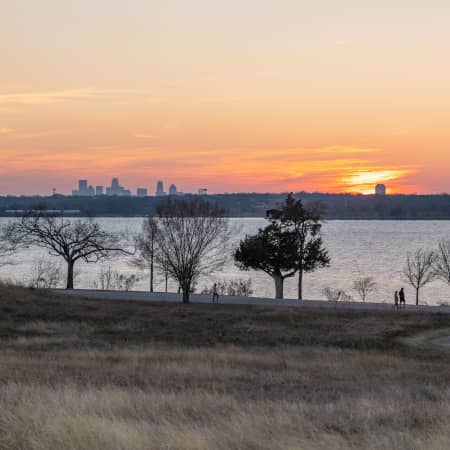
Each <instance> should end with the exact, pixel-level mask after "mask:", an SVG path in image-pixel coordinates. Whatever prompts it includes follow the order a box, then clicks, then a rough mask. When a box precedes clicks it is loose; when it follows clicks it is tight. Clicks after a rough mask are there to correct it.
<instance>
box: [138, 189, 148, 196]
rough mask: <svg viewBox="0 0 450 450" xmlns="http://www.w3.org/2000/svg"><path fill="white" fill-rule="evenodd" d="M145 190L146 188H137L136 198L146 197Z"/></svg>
mask: <svg viewBox="0 0 450 450" xmlns="http://www.w3.org/2000/svg"><path fill="white" fill-rule="evenodd" d="M147 195H148V194H147V189H146V188H137V190H136V197H147Z"/></svg>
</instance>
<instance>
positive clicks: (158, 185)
mask: <svg viewBox="0 0 450 450" xmlns="http://www.w3.org/2000/svg"><path fill="white" fill-rule="evenodd" d="M162 195H165V192H164V183H163V182H162V181H161V180H160V181H158V182H157V183H156V196H157V197H161V196H162Z"/></svg>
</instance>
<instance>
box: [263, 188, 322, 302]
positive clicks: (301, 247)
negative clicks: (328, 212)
mask: <svg viewBox="0 0 450 450" xmlns="http://www.w3.org/2000/svg"><path fill="white" fill-rule="evenodd" d="M267 218H268V219H269V220H270V221H272V222H277V223H279V224H280V227H281V228H282V229H283V230H285V231H287V232H290V233H293V234H295V235H296V239H297V241H296V248H297V257H296V261H297V270H298V298H299V299H300V300H301V299H302V298H303V274H304V273H305V272H313V271H314V270H316V269H320V268H322V267H327V266H329V265H330V261H331V260H330V257H329V255H328V252H327V250H326V249H325V248H324V246H323V241H322V237H321V228H322V222H321V214H320V211H319V208H306V207H305V206H303V204H302V202H301V200H295V198H294V197H293V195H292V193H290V194H289V195H288V197H287V198H286V200H285V202H284V203H283V204H282V205H281V207H280V208H277V209H271V210H269V211H267Z"/></svg>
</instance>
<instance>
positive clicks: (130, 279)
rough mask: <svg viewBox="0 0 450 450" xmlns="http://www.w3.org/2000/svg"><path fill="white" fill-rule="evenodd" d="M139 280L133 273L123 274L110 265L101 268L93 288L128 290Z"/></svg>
mask: <svg viewBox="0 0 450 450" xmlns="http://www.w3.org/2000/svg"><path fill="white" fill-rule="evenodd" d="M139 281H140V278H139V277H138V276H137V275H136V274H135V273H132V274H129V275H124V274H121V273H120V272H118V271H117V270H114V269H113V268H112V267H111V266H108V267H107V268H102V269H101V270H100V272H99V274H98V276H97V280H94V283H93V284H94V288H95V289H101V290H102V291H111V290H113V291H130V290H131V289H133V287H134V285H135V284H136V283H138V282H139Z"/></svg>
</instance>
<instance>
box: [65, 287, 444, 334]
mask: <svg viewBox="0 0 450 450" xmlns="http://www.w3.org/2000/svg"><path fill="white" fill-rule="evenodd" d="M56 291H57V292H58V293H59V294H63V295H71V296H77V297H85V298H96V299H101V300H128V301H147V302H173V303H181V294H175V293H162V292H155V293H149V292H143V291H127V292H124V291H98V290H93V289H73V290H66V289H56ZM190 300H191V302H192V303H211V296H210V295H201V294H192V295H191V297H190ZM220 303H221V304H225V305H261V306H293V307H297V308H302V307H303V308H305V307H307V308H310V307H313V308H334V309H336V308H337V309H359V310H385V311H389V310H393V309H394V306H393V304H388V303H369V302H365V303H364V302H333V301H326V300H292V299H285V300H274V299H271V298H258V297H233V296H228V295H222V296H220ZM403 310H405V311H426V312H433V313H450V307H447V306H415V305H406V308H405V309H403V308H402V310H401V311H403ZM399 312H400V311H399ZM449 340H450V338H449Z"/></svg>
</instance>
